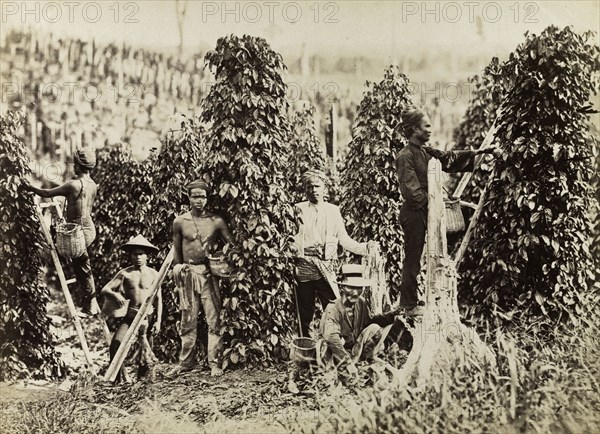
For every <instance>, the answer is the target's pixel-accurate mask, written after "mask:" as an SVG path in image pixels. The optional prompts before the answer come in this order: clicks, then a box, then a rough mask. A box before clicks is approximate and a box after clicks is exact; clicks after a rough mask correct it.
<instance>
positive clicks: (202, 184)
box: [185, 179, 208, 194]
mask: <svg viewBox="0 0 600 434" xmlns="http://www.w3.org/2000/svg"><path fill="white" fill-rule="evenodd" d="M185 188H186V190H187V191H188V194H189V192H190V191H192V189H194V188H201V189H202V190H204V191H206V192H207V193H208V184H207V183H206V182H204V181H203V180H201V179H196V180H195V181H192V182H190V183H189V184H188V185H187V186H186V187H185Z"/></svg>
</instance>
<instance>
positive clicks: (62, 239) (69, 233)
mask: <svg viewBox="0 0 600 434" xmlns="http://www.w3.org/2000/svg"><path fill="white" fill-rule="evenodd" d="M85 249H86V246H85V235H84V233H83V228H82V227H81V225H80V224H77V223H61V224H58V225H57V226H56V250H57V251H58V254H59V255H61V256H63V257H65V258H78V257H80V256H81V255H83V253H84V252H85Z"/></svg>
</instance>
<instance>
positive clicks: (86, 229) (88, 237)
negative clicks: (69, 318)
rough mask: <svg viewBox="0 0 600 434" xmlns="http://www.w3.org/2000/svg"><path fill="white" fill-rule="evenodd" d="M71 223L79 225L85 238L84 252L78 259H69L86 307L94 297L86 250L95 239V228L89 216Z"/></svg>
mask: <svg viewBox="0 0 600 434" xmlns="http://www.w3.org/2000/svg"><path fill="white" fill-rule="evenodd" d="M72 222H73V223H78V224H80V225H81V227H82V229H83V235H84V237H85V247H86V250H85V251H84V252H83V254H82V255H81V256H79V257H78V258H71V263H72V264H73V273H74V274H75V278H76V280H77V284H78V285H79V289H80V290H81V292H82V293H83V294H84V297H85V302H84V303H85V304H86V305H87V304H89V303H90V302H91V300H92V298H94V296H95V295H96V284H95V283H94V275H93V274H92V264H91V262H90V256H89V254H88V251H87V248H88V247H89V246H90V244H92V242H93V241H94V239H95V238H96V227H95V226H94V222H93V221H92V218H91V217H89V216H87V217H81V218H80V219H76V220H72ZM86 307H89V306H86Z"/></svg>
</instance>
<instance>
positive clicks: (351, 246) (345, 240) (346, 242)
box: [334, 207, 367, 256]
mask: <svg viewBox="0 0 600 434" xmlns="http://www.w3.org/2000/svg"><path fill="white" fill-rule="evenodd" d="M334 218H335V219H336V225H335V227H336V232H337V233H336V236H337V238H338V240H339V242H340V244H341V245H342V247H343V248H344V249H346V250H349V251H351V252H352V253H356V254H357V255H361V256H365V255H366V254H367V243H359V242H358V241H356V240H354V239H352V238H351V237H350V235H348V232H346V225H345V224H344V219H343V218H342V214H341V213H340V209H339V208H338V207H335V211H334Z"/></svg>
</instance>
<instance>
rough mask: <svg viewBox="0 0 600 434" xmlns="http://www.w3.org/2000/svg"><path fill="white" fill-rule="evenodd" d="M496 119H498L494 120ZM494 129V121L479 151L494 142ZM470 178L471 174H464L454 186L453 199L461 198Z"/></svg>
mask: <svg viewBox="0 0 600 434" xmlns="http://www.w3.org/2000/svg"><path fill="white" fill-rule="evenodd" d="M496 119H498V118H496ZM495 127H496V120H494V123H493V124H492V126H491V127H490V129H489V130H488V132H487V134H486V135H485V138H484V139H483V142H482V143H481V146H480V147H479V149H486V148H488V147H489V146H490V145H491V144H492V141H493V140H494V134H495V133H496V128H495ZM472 176H473V172H466V173H464V174H463V176H462V178H461V179H460V182H459V183H458V185H457V186H456V190H455V191H454V194H453V195H452V196H453V197H461V196H462V194H463V192H464V191H465V188H466V187H467V184H468V183H469V181H470V180H471V177H472Z"/></svg>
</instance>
